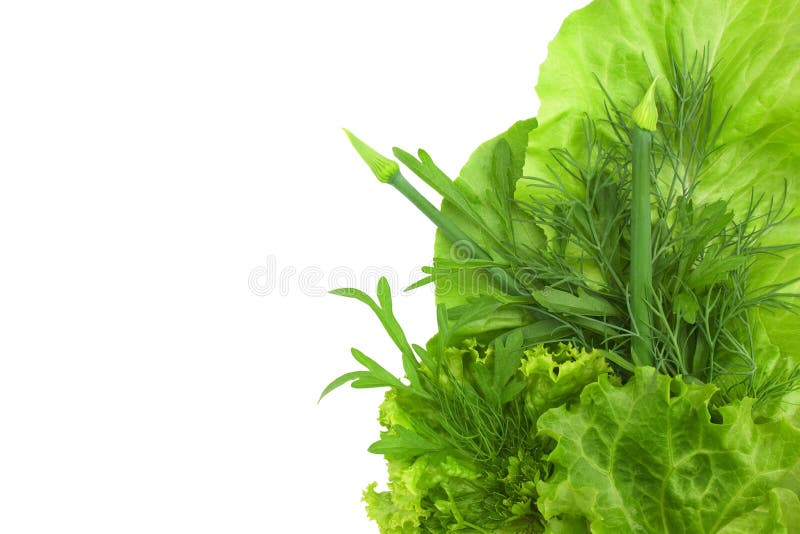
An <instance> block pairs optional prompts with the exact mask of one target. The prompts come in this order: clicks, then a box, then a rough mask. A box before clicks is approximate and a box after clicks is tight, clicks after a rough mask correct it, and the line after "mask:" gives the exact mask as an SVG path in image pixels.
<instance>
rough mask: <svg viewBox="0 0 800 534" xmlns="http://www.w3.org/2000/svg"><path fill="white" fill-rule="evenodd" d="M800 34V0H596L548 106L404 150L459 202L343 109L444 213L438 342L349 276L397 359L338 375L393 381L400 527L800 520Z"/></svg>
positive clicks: (387, 384)
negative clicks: (444, 152) (437, 149)
mask: <svg viewBox="0 0 800 534" xmlns="http://www.w3.org/2000/svg"><path fill="white" fill-rule="evenodd" d="M798 57H800V0H775V1H774V2H771V3H770V4H769V5H768V6H766V5H765V4H764V3H763V2H759V1H756V0H735V1H734V0H686V1H681V2H678V1H677V0H667V1H664V0H637V1H636V2H634V1H632V0H595V1H594V2H593V3H591V4H590V5H589V6H587V7H586V8H584V9H582V10H579V11H577V12H575V13H573V14H572V15H570V16H569V17H568V18H567V20H566V21H565V22H564V25H563V27H562V29H561V31H560V32H559V34H558V35H557V36H556V38H555V39H554V41H553V42H552V44H551V46H550V48H549V54H548V58H547V60H546V61H545V63H544V64H543V65H542V67H541V73H540V79H539V84H538V86H537V91H538V93H539V96H540V101H541V108H540V112H539V117H538V120H536V119H529V120H526V121H520V122H518V123H516V124H515V125H513V126H512V127H511V128H510V129H509V130H508V131H507V132H505V133H503V134H501V135H499V136H497V137H495V138H494V139H491V140H490V141H487V142H486V143H484V144H483V145H481V146H480V147H479V148H478V149H477V150H476V151H475V152H474V153H473V155H472V156H471V157H470V159H469V161H468V162H467V164H466V165H465V166H464V168H463V169H462V171H461V173H460V176H459V177H458V179H456V180H451V179H450V178H449V177H448V176H447V175H446V174H445V173H444V172H443V171H442V170H441V169H439V168H438V167H437V166H436V164H435V163H434V162H433V159H432V158H431V157H430V155H429V154H428V153H427V152H425V151H423V150H420V151H419V152H418V153H417V155H416V156H413V155H411V154H410V153H408V152H406V151H404V150H401V149H398V148H395V149H394V150H393V154H394V156H395V158H397V160H399V162H400V163H402V164H403V165H405V166H406V167H407V168H408V169H409V170H410V171H411V172H412V173H413V174H414V175H416V176H417V177H418V178H420V179H421V180H422V181H423V182H424V183H425V184H426V185H428V186H430V187H431V188H432V189H433V190H434V191H436V192H437V193H439V194H440V195H441V196H442V199H443V201H442V206H441V209H437V208H436V207H434V206H433V205H432V204H430V203H429V202H428V201H427V200H425V198H424V197H423V196H422V195H421V194H420V193H419V192H418V191H417V190H416V189H415V187H414V186H413V185H412V184H411V182H410V181H408V180H406V179H405V178H404V177H403V175H402V174H401V171H400V165H399V164H398V162H396V161H394V160H392V159H390V158H387V157H385V156H382V155H380V154H379V153H378V152H376V151H374V150H373V149H371V148H370V147H368V146H367V145H366V144H364V143H363V142H362V141H361V140H359V139H358V138H356V137H355V136H353V135H352V134H350V133H349V132H348V136H349V137H350V140H351V142H352V144H353V146H354V147H355V148H356V150H357V151H358V153H359V154H360V155H361V156H362V158H363V159H364V160H365V162H366V163H367V164H368V165H369V167H370V168H371V169H372V171H373V173H374V174H375V175H376V176H377V177H378V179H379V180H381V181H382V182H385V183H388V184H391V185H393V186H394V187H395V188H396V189H398V190H399V191H400V192H401V193H402V194H403V195H404V196H405V197H406V198H408V199H409V200H410V201H411V202H412V203H413V204H414V205H415V206H416V207H417V208H418V209H419V210H420V211H421V212H422V213H423V214H424V215H425V216H427V217H428V218H429V219H430V220H431V221H432V222H433V223H434V224H435V225H436V227H437V229H438V231H437V237H436V244H435V257H434V261H433V265H431V266H430V267H428V268H426V269H425V273H426V276H425V278H423V279H422V280H420V281H419V282H418V283H417V284H415V285H414V287H416V286H419V285H424V284H427V283H433V284H435V286H436V289H437V333H436V335H435V336H434V337H433V338H432V339H431V340H430V341H429V342H428V343H427V345H426V346H425V347H424V348H423V347H422V346H419V345H412V344H410V343H409V341H408V340H407V339H406V336H405V334H404V333H403V331H402V329H401V328H400V326H399V323H398V321H397V319H396V318H395V317H394V314H393V311H392V301H391V298H390V296H389V293H390V292H389V287H388V283H387V282H386V280H381V281H380V283H379V284H378V290H377V296H378V299H377V302H376V301H375V300H373V299H372V298H371V297H369V296H368V295H367V294H365V293H363V292H361V291H359V290H356V289H341V290H336V291H334V293H336V294H339V295H342V296H347V297H352V298H355V299H357V300H360V301H362V302H363V303H365V304H367V305H368V306H370V308H371V309H372V310H373V311H374V313H375V314H376V315H377V317H378V318H379V320H380V322H381V323H382V324H383V326H384V328H385V329H386V331H387V332H388V334H389V335H390V337H391V338H392V340H393V341H394V342H395V344H396V345H397V348H398V349H399V351H400V354H401V357H402V361H403V369H404V373H405V379H403V378H402V377H395V376H393V375H391V373H389V372H388V371H386V370H385V369H384V368H383V367H382V366H381V365H380V364H378V363H377V361H375V360H373V359H372V358H369V357H368V356H366V355H365V354H363V353H362V352H360V351H358V350H356V349H353V351H352V354H353V357H354V358H355V360H356V361H357V362H358V363H359V364H360V365H361V366H363V368H364V369H363V370H360V371H355V372H351V373H346V374H344V375H342V376H341V377H339V378H338V379H336V380H334V381H333V382H332V383H331V384H330V385H329V386H328V387H327V388H325V390H324V391H323V396H324V395H325V394H327V393H329V392H330V391H331V390H333V389H335V388H337V387H338V386H341V385H343V384H346V383H348V382H349V383H351V385H352V386H353V387H356V388H363V387H381V388H388V390H387V393H386V397H385V401H384V403H383V405H382V406H381V412H380V422H381V424H382V426H383V427H384V430H383V432H382V433H381V436H380V440H378V441H377V442H375V443H374V444H372V445H371V446H370V448H369V450H370V451H371V452H373V453H376V454H381V455H383V456H384V457H385V458H386V460H387V463H388V468H389V481H388V487H387V489H386V490H384V491H379V490H378V489H377V486H376V485H371V486H370V487H368V489H367V491H366V492H365V494H364V499H365V502H366V503H367V510H368V513H369V515H370V517H372V518H373V519H375V520H376V521H377V523H378V525H379V527H380V530H381V532H382V534H401V533H402V534H406V533H408V534H411V533H427V532H432V533H445V532H454V531H461V532H483V533H512V532H513V533H516V532H535V533H539V532H549V533H559V532H562V533H581V532H598V533H602V532H620V533H627V532H648V533H649V532H653V533H661V532H687V533H695V532H696V533H705V532H722V533H729V534H730V533H739V532H800V447H798V444H800V408H798V406H800V336H798V335H797V333H798V332H800V315H799V314H798V306H799V305H800V297H798V292H800V246H798V244H797V236H798V235H800V214H797V213H796V212H795V211H794V209H795V208H797V207H798V206H799V205H800V185H798V181H797V179H798V177H797V173H798V170H800V128H798V127H797V126H796V125H797V124H800V122H798V119H800V89H798V88H800V62H798V60H797V58H798ZM642 95H644V96H642ZM636 103H638V105H635V104H636ZM409 176H410V175H409Z"/></svg>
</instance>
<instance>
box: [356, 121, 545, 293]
mask: <svg viewBox="0 0 800 534" xmlns="http://www.w3.org/2000/svg"><path fill="white" fill-rule="evenodd" d="M344 132H345V133H346V134H347V137H348V139H350V143H351V144H352V145H353V148H355V149H356V152H358V155H359V156H361V159H363V160H364V162H365V163H366V164H367V166H368V167H369V168H370V170H371V171H372V173H373V174H374V175H375V177H376V178H377V179H378V180H379V181H380V182H382V183H385V184H389V185H391V186H392V187H394V188H395V189H397V190H398V191H399V192H400V193H401V194H402V195H403V196H404V197H406V198H407V199H408V200H409V201H411V203H412V204H414V206H416V208H417V209H418V210H419V211H421V212H422V213H423V215H425V216H426V217H427V218H428V219H430V220H431V222H433V224H435V225H436V227H437V228H439V230H441V231H442V233H443V234H444V235H445V237H446V238H447V239H449V240H450V242H451V243H454V244H456V243H458V244H464V245H467V247H468V249H469V250H468V255H469V258H468V259H473V258H474V259H480V260H487V261H491V260H492V257H491V256H490V255H489V254H488V253H487V252H486V251H485V250H483V249H482V248H481V247H479V246H478V244H477V243H475V241H474V240H473V239H471V238H470V237H469V236H468V235H467V234H466V233H465V232H464V231H463V230H461V229H460V228H459V227H458V226H456V225H455V224H454V223H453V221H451V220H450V219H449V218H448V217H446V216H445V215H444V214H443V213H442V212H441V211H440V210H438V209H437V208H436V207H435V206H434V205H433V204H431V203H430V201H428V199H427V198H425V197H424V196H423V195H422V194H421V193H420V192H419V191H417V189H416V188H415V187H414V186H413V185H411V184H410V183H409V182H408V180H406V179H405V177H404V176H403V175H402V173H401V172H400V166H399V165H398V164H397V162H396V161H394V160H391V159H389V158H387V157H385V156H383V155H381V154H380V153H378V152H377V151H376V150H375V149H373V148H372V147H370V146H369V145H367V144H366V143H365V142H364V141H362V140H361V139H359V138H358V137H356V136H355V135H353V133H352V132H350V131H349V130H347V129H345V130H344ZM489 271H490V273H491V276H492V278H493V279H494V281H495V282H497V283H498V285H499V286H500V287H501V288H503V290H505V291H509V292H512V293H516V294H530V293H529V292H528V291H527V290H526V289H525V288H524V287H523V286H522V285H521V284H520V283H519V282H518V281H517V280H516V279H514V278H513V277H512V276H511V275H510V274H509V273H508V272H507V271H505V270H503V269H500V268H492V269H490V270H489Z"/></svg>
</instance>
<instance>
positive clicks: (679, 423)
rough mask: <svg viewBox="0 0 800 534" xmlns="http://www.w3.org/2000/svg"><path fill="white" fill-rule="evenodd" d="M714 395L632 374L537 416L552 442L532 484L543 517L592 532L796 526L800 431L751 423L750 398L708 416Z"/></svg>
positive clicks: (642, 372) (703, 388)
mask: <svg viewBox="0 0 800 534" xmlns="http://www.w3.org/2000/svg"><path fill="white" fill-rule="evenodd" d="M715 391H716V388H715V387H714V386H712V385H693V384H686V383H684V381H683V380H682V379H681V378H680V377H677V378H670V377H667V376H664V375H661V374H658V373H656V372H655V370H654V369H652V368H637V370H636V374H635V376H634V378H632V379H631V380H630V381H629V382H628V383H627V384H626V385H625V386H621V387H619V386H614V385H613V384H612V383H611V382H610V381H609V380H607V379H605V378H603V377H601V378H600V380H599V381H598V382H597V383H594V384H591V385H589V386H587V387H586V388H585V389H584V390H583V393H582V394H581V397H580V402H579V403H578V404H577V405H575V406H573V407H572V408H568V407H566V406H561V407H558V408H555V409H552V410H550V411H548V412H546V413H545V414H544V415H543V416H542V417H541V418H540V419H539V429H540V432H541V433H542V434H543V435H546V436H549V437H551V438H553V439H555V440H557V442H558V444H557V446H556V447H555V449H554V450H553V451H552V452H551V453H550V455H549V460H550V461H551V462H552V463H553V464H554V466H555V469H554V472H553V475H552V477H551V478H550V479H548V480H547V481H543V482H540V483H539V484H538V490H539V495H540V499H539V502H538V505H539V509H540V511H541V512H542V513H543V515H544V516H545V518H548V519H549V518H553V517H557V516H560V515H562V514H563V515H566V516H568V517H583V518H585V519H586V520H588V521H589V522H590V524H591V529H592V532H595V533H598V534H602V533H605V532H608V533H611V532H614V533H620V532H726V531H727V532H741V531H743V529H745V527H752V528H755V527H756V526H757V525H765V524H768V525H770V527H772V526H773V525H784V527H785V528H797V523H792V522H790V521H793V520H794V518H795V517H796V516H797V514H798V513H799V512H800V509H798V507H797V504H798V501H797V498H798V497H797V494H796V487H793V484H795V482H796V481H794V482H793V477H792V470H793V469H796V468H797V466H798V465H799V464H800V448H798V447H797V443H800V430H798V429H797V428H795V427H793V426H792V425H791V424H790V423H789V422H788V421H787V420H786V419H781V420H779V421H772V422H766V423H762V424H757V423H755V422H754V420H753V417H752V399H744V400H743V401H740V402H736V403H734V404H730V405H727V406H724V407H722V408H720V409H719V413H718V414H714V415H712V413H711V412H710V411H709V401H710V399H711V397H712V396H713V395H714V393H715ZM725 529H727V530H725ZM750 531H751V532H755V531H758V532H779V531H780V530H750ZM784 531H787V530H784ZM788 531H791V530H788Z"/></svg>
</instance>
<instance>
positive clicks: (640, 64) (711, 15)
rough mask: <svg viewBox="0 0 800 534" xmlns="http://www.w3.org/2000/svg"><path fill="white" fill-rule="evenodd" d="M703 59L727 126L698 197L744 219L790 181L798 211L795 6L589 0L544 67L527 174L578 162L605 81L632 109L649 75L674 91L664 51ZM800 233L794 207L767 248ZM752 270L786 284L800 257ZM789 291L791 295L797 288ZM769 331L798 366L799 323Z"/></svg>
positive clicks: (799, 38) (715, 111) (799, 89)
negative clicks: (557, 152)
mask: <svg viewBox="0 0 800 534" xmlns="http://www.w3.org/2000/svg"><path fill="white" fill-rule="evenodd" d="M704 50H707V54H708V58H709V61H710V64H712V65H715V67H714V68H715V70H714V73H713V78H714V98H713V105H712V109H711V112H712V115H713V116H714V117H716V120H720V119H721V118H722V117H723V116H725V115H726V114H727V119H726V121H725V124H724V128H723V129H722V130H721V133H720V136H719V138H718V143H719V145H720V146H721V148H720V150H719V151H717V152H716V153H715V154H714V156H713V158H712V159H711V161H709V162H708V163H707V164H706V166H705V170H704V172H703V173H702V174H701V176H700V177H699V180H700V181H699V184H698V189H697V192H696V194H695V199H697V200H706V201H711V200H714V199H718V198H724V199H730V200H731V204H730V206H731V207H732V208H734V210H735V211H737V212H738V213H740V214H741V213H742V210H745V209H746V207H747V204H748V202H749V195H750V192H751V190H753V189H755V191H756V193H757V194H761V193H765V194H766V195H767V197H769V196H770V195H775V196H776V197H780V196H781V195H782V192H783V186H784V181H785V180H787V181H788V190H787V193H786V203H787V204H786V205H787V206H788V207H789V208H797V207H800V181H798V176H797V173H798V170H800V128H797V126H796V125H797V124H798V119H800V61H798V60H797V58H798V57H800V1H798V0H770V1H763V0H714V1H700V0H690V1H684V0H681V1H677V0H667V1H665V0H640V1H636V2H632V1H630V0H596V1H594V2H592V3H591V4H589V5H588V6H587V7H585V8H583V9H581V10H578V11H576V12H574V13H572V14H571V15H570V16H569V17H567V19H566V20H565V21H564V23H563V25H562V27H561V29H560V31H559V33H558V35H557V36H556V37H555V39H554V40H553V41H552V42H551V43H550V46H549V49H548V55H547V59H546V61H545V62H544V63H543V64H542V65H541V69H540V74H539V80H538V84H537V87H536V91H537V94H538V95H539V99H540V102H541V105H540V108H539V114H538V119H539V127H538V128H536V129H535V130H532V131H531V132H530V135H529V144H528V150H527V157H526V160H525V167H524V174H525V175H526V176H530V177H540V178H547V177H549V176H550V172H549V170H548V165H551V164H552V161H553V160H552V158H551V156H550V153H549V150H550V149H551V148H566V149H568V150H570V152H572V153H573V154H574V155H576V156H577V157H578V158H579V159H580V157H581V156H584V155H585V154H584V153H585V143H584V138H583V128H582V121H583V120H584V117H585V116H587V115H588V116H589V117H590V118H593V119H602V118H604V117H605V115H606V110H605V108H604V105H605V103H606V98H605V96H604V95H603V93H602V91H601V90H600V84H602V85H603V86H604V87H605V89H606V90H607V91H608V93H609V95H611V96H612V98H613V99H614V101H615V103H616V104H617V105H618V107H619V108H620V109H621V110H623V111H630V110H631V109H633V107H634V106H635V104H636V103H637V102H638V100H639V99H640V98H641V96H642V94H643V93H644V90H645V88H646V87H647V86H648V85H649V83H650V81H651V80H652V79H653V78H654V77H656V76H658V77H659V81H658V82H657V83H658V88H659V92H660V93H661V94H663V95H667V94H671V92H670V90H669V87H668V80H669V79H670V76H669V72H670V59H669V54H670V51H672V52H674V53H676V54H678V55H684V54H685V56H687V59H688V61H691V60H692V56H693V54H694V53H695V52H698V53H702V52H703V51H704ZM598 81H599V82H600V84H599V83H598ZM667 100H668V99H667ZM667 105H668V106H674V103H670V102H667ZM662 115H666V114H664V113H662ZM598 127H599V131H600V136H601V138H602V137H605V138H606V139H609V140H610V139H612V138H613V134H612V132H611V131H610V128H609V126H608V125H605V124H602V123H599V124H598ZM529 185H530V182H528V181H526V180H524V179H523V180H520V181H519V182H518V186H517V195H518V197H520V198H527V197H528V195H529V191H530V189H529V187H528V186H529ZM798 235H800V210H796V211H795V212H794V213H793V214H792V216H791V217H790V218H789V219H788V220H786V221H784V222H783V223H782V225H781V226H780V227H779V228H777V229H775V230H774V231H772V232H771V233H770V234H769V235H768V238H767V239H765V241H764V244H768V245H781V244H787V243H794V242H796V241H797V236H798ZM753 272H754V275H753V279H752V283H753V284H754V286H753V287H759V286H763V285H766V284H770V283H777V282H786V281H789V280H793V279H795V278H797V277H798V276H800V250H797V249H795V250H791V251H787V252H784V253H782V254H781V255H780V257H770V258H767V257H763V258H760V259H759V260H758V265H757V266H756V268H754V269H753ZM788 290H789V291H795V292H798V291H800V284H798V283H794V284H793V285H792V286H790V287H789V288H788ZM766 327H767V330H768V333H769V335H770V337H771V338H773V339H774V340H775V343H776V344H777V345H778V347H779V348H780V351H781V353H782V354H784V355H788V356H790V357H793V358H795V360H796V361H800V336H797V335H796V332H798V331H800V317H798V316H797V315H794V314H791V313H787V312H783V311H778V312H776V313H774V314H773V316H771V317H770V318H769V320H768V321H767V323H766Z"/></svg>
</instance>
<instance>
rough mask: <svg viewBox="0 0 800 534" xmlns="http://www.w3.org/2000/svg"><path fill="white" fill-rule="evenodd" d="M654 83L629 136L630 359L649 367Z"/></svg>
mask: <svg viewBox="0 0 800 534" xmlns="http://www.w3.org/2000/svg"><path fill="white" fill-rule="evenodd" d="M655 88H656V82H655V81H654V82H653V83H652V84H650V88H649V89H648V90H647V93H645V96H644V98H643V99H642V101H641V102H640V103H639V105H638V106H636V109H634V110H633V113H632V118H633V127H632V133H631V145H632V147H631V151H632V153H633V157H632V159H631V173H632V175H633V176H632V185H631V267H630V271H631V284H630V288H631V290H630V291H631V323H632V325H633V330H634V333H635V335H634V337H633V339H631V359H632V360H633V362H634V363H635V364H636V365H652V363H653V336H652V334H651V333H650V325H651V324H652V317H651V314H650V307H651V306H652V296H651V293H652V291H653V288H652V283H653V254H652V246H653V244H652V238H651V233H650V191H651V189H652V183H653V176H652V172H651V166H650V160H651V159H652V157H653V154H652V147H653V132H655V131H656V125H657V124H658V111H657V109H656V98H655Z"/></svg>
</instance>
